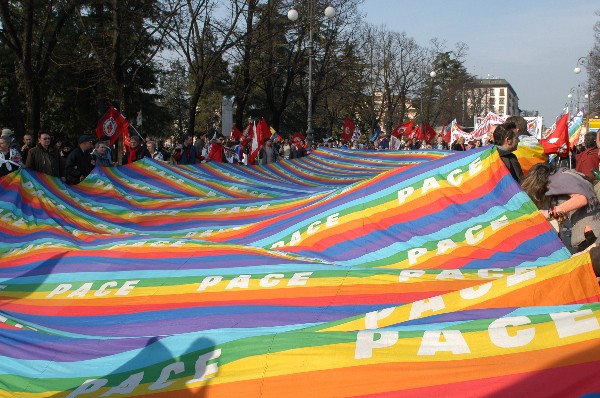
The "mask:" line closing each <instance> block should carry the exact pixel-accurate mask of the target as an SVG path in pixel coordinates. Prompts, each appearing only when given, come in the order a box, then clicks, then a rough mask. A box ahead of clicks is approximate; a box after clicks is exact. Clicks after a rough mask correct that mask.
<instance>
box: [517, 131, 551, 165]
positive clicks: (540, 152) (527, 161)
mask: <svg viewBox="0 0 600 398" xmlns="http://www.w3.org/2000/svg"><path fill="white" fill-rule="evenodd" d="M514 154H515V156H516V157H517V158H518V159H519V164H520V165H521V169H522V170H523V173H524V174H527V172H528V171H529V169H531V168H532V167H533V166H534V165H536V164H537V163H545V162H547V161H548V155H547V154H546V152H545V151H544V147H543V146H542V144H540V141H539V140H538V139H537V138H535V137H532V136H529V135H521V136H519V145H518V146H517V150H516V151H515V152H514Z"/></svg>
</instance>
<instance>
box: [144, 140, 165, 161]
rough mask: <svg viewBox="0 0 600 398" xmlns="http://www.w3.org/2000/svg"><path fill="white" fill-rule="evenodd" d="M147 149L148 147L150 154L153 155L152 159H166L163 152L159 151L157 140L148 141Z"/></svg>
mask: <svg viewBox="0 0 600 398" xmlns="http://www.w3.org/2000/svg"><path fill="white" fill-rule="evenodd" d="M146 149H148V153H150V156H151V157H152V159H155V160H165V158H164V156H163V154H162V152H161V151H159V150H158V148H157V147H156V142H154V141H148V142H146Z"/></svg>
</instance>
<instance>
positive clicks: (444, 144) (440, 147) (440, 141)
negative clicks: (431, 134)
mask: <svg viewBox="0 0 600 398" xmlns="http://www.w3.org/2000/svg"><path fill="white" fill-rule="evenodd" d="M435 149H438V150H448V149H449V148H448V143H447V142H446V141H444V137H442V136H441V135H439V136H438V137H437V144H435Z"/></svg>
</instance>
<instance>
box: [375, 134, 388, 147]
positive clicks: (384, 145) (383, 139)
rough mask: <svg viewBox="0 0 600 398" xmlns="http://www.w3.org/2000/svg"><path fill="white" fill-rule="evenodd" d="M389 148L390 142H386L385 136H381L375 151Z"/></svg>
mask: <svg viewBox="0 0 600 398" xmlns="http://www.w3.org/2000/svg"><path fill="white" fill-rule="evenodd" d="M389 147H390V140H388V138H387V135H385V134H382V135H381V138H380V139H379V142H378V143H377V147H376V148H375V149H377V150H379V151H385V150H388V149H389Z"/></svg>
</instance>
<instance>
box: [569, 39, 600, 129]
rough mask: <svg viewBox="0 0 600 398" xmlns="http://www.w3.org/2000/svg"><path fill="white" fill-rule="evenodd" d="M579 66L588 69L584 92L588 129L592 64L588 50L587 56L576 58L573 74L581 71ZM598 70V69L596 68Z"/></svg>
mask: <svg viewBox="0 0 600 398" xmlns="http://www.w3.org/2000/svg"><path fill="white" fill-rule="evenodd" d="M580 65H581V66H587V67H588V68H589V69H588V79H587V80H588V87H587V93H586V94H585V98H586V99H587V109H586V113H587V119H588V130H589V127H590V126H589V123H590V111H591V109H590V107H591V100H592V76H591V66H592V52H591V51H590V53H589V55H588V56H587V57H579V59H578V60H577V64H576V66H575V68H574V69H573V72H575V74H577V75H578V74H579V73H581V67H580ZM598 72H600V69H598Z"/></svg>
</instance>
